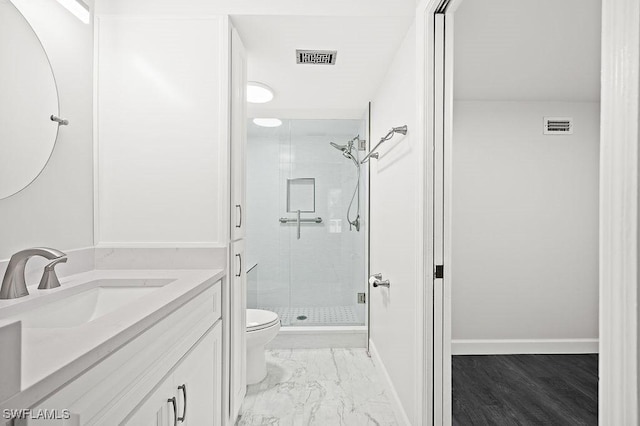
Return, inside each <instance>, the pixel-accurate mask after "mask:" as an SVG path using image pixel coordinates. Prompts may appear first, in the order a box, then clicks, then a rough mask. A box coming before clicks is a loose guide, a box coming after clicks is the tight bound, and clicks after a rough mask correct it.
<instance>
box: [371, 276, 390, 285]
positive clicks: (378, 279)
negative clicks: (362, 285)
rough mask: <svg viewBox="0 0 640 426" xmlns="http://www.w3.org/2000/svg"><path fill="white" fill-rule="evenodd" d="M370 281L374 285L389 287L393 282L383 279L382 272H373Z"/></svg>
mask: <svg viewBox="0 0 640 426" xmlns="http://www.w3.org/2000/svg"><path fill="white" fill-rule="evenodd" d="M369 282H371V283H372V284H373V286H374V287H387V288H389V287H390V286H391V282H389V280H384V281H383V280H382V274H373V275H371V277H370V278H369Z"/></svg>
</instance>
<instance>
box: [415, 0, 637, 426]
mask: <svg viewBox="0 0 640 426" xmlns="http://www.w3.org/2000/svg"><path fill="white" fill-rule="evenodd" d="M461 1H462V0H453V1H452V2H451V4H449V7H447V0H442V1H441V2H439V3H440V6H442V8H440V9H436V10H435V11H431V10H430V11H427V14H431V15H432V16H431V17H429V18H427V19H432V18H433V19H434V20H435V19H436V18H435V15H436V14H438V13H444V14H445V15H446V17H445V18H446V19H447V26H446V27H448V28H449V30H452V27H453V25H452V24H453V19H449V18H453V13H454V11H455V8H456V7H457V6H458V5H459V4H460V2H461ZM601 31H602V46H601V57H602V63H601V73H602V74H601V75H602V77H601V101H600V102H601V103H600V105H601V120H600V239H599V247H600V268H599V270H600V272H599V274H600V276H599V287H600V297H599V306H600V312H599V323H600V330H599V373H598V374H599V379H600V380H599V391H598V395H599V397H598V413H599V424H602V425H622V424H637V423H638V420H639V417H638V411H639V394H638V374H639V371H640V369H639V360H638V354H639V353H640V351H638V332H639V331H640V330H639V328H638V316H639V314H640V310H639V308H638V305H639V296H640V293H639V292H638V289H637V287H638V265H639V263H640V259H639V255H640V252H639V250H638V240H639V235H638V231H639V227H638V222H639V220H640V216H639V213H640V212H639V209H638V198H639V194H638V189H639V182H638V179H639V175H640V173H639V170H640V160H639V158H638V155H639V152H640V151H639V149H638V144H639V141H640V116H639V114H640V4H639V2H638V1H637V0H602V29H601ZM447 34H448V31H447V30H446V28H445V29H443V33H442V34H441V35H442V37H440V38H438V39H436V40H435V41H436V42H437V43H442V44H441V45H438V46H436V48H435V49H433V50H432V51H431V53H432V54H433V59H432V61H435V60H436V59H437V58H436V56H435V55H436V54H437V53H438V50H439V49H442V51H443V53H444V58H440V60H442V61H443V63H448V62H447V61H448V60H450V58H451V57H452V56H453V55H452V52H453V50H452V48H453V44H452V43H451V41H452V40H451V37H448V38H447V36H446V35H447ZM449 35H450V33H449ZM428 37H429V34H427V40H428ZM447 39H448V42H447ZM427 45H428V46H429V45H431V42H430V41H429V42H428V43H427ZM447 53H448V55H447ZM425 75H426V76H427V81H431V78H432V77H435V76H434V74H433V73H431V74H430V73H429V70H428V69H427V72H426V73H425ZM442 77H443V78H442V80H441V81H437V80H436V79H435V78H434V80H433V81H434V86H433V87H434V88H438V85H439V84H440V85H444V87H442V88H441V93H442V100H443V102H446V101H447V96H448V95H447V90H450V87H451V84H449V86H447V84H446V81H447V77H449V78H451V76H447V75H446V74H442ZM449 81H450V82H451V81H452V80H449ZM447 87H449V88H447ZM449 100H451V98H449ZM436 102H437V100H436ZM443 111H444V108H443ZM428 116H429V117H431V115H428ZM445 116H446V115H445ZM433 117H434V122H435V121H436V117H435V116H433ZM441 119H442V126H443V128H446V126H450V125H451V123H450V122H447V120H446V119H445V117H444V116H443V117H441ZM450 130H451V129H450V128H449V132H448V133H449V135H451V131H450ZM445 134H446V132H445ZM438 143H439V142H438V141H436V140H435V138H434V140H433V144H434V147H437V144H438ZM441 143H442V144H443V148H442V152H443V153H444V152H446V150H447V149H450V146H451V140H450V139H449V140H447V139H446V136H445V137H443V138H442V140H441ZM447 145H448V146H449V148H447ZM449 158H450V156H449ZM437 160H438V159H436V161H437ZM427 164H430V163H429V162H427ZM431 164H434V165H435V163H431ZM444 169H445V170H444V175H443V178H444V180H445V186H443V187H442V188H441V190H442V197H441V198H440V199H439V200H440V201H443V205H442V216H443V222H442V230H441V231H440V232H441V234H442V237H443V240H444V241H445V245H446V241H447V238H450V234H451V229H450V228H451V221H450V216H448V215H449V214H450V211H451V208H450V207H451V206H450V197H449V196H448V195H447V192H448V191H449V188H447V187H446V185H447V183H446V182H447V175H446V173H447V171H446V169H447V166H446V164H445V167H444ZM450 169H451V168H450V167H449V170H450ZM450 181H451V179H450V176H449V177H448V182H450ZM426 195H427V198H430V197H431V198H432V199H433V203H434V207H437V204H436V202H437V201H438V199H436V197H437V191H434V192H433V193H431V194H429V192H428V188H427V192H426ZM447 204H449V205H447ZM436 232H438V231H437V230H436ZM434 236H435V234H433V235H428V234H427V239H429V238H433V237H434ZM433 241H434V244H435V243H436V240H435V238H434V240H433ZM434 247H435V245H434ZM448 247H450V244H448ZM442 255H443V256H444V266H445V277H447V280H448V281H450V279H451V278H450V274H447V273H448V269H450V268H448V266H449V265H450V260H451V257H450V253H446V252H445V251H444V250H443V252H442ZM445 283H446V282H443V285H444V284H445ZM435 288H437V287H436V285H435V284H434V289H435ZM444 289H445V290H444V291H441V292H439V293H434V301H433V303H434V312H441V313H443V317H442V318H435V317H434V328H433V348H434V352H433V355H434V358H433V359H434V363H432V364H430V360H428V359H427V358H425V359H424V361H425V370H428V368H429V366H430V365H431V368H432V371H433V382H432V383H433V395H434V396H436V397H437V396H438V395H442V401H441V402H442V403H441V404H440V403H435V404H434V405H433V424H434V425H441V424H442V425H450V424H451V388H450V386H451V372H450V368H451V358H450V357H451V352H450V335H449V340H448V341H447V340H444V341H443V340H442V339H443V338H446V336H447V334H448V333H450V323H451V319H450V311H451V300H450V298H449V297H447V293H448V292H450V286H449V285H446V286H445V287H444ZM425 306H426V305H425ZM436 320H440V322H439V323H438V322H437V321H436ZM424 326H425V330H428V322H427V320H426V319H425V322H424ZM438 361H442V363H443V364H442V365H440V367H441V370H440V372H438V365H439V364H438ZM439 374H441V375H443V376H445V377H442V380H437V379H438V375H439ZM447 375H448V377H446V376H447ZM436 402H438V401H437V400H436ZM424 424H427V423H424Z"/></svg>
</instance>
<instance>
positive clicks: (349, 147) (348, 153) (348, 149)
mask: <svg viewBox="0 0 640 426" xmlns="http://www.w3.org/2000/svg"><path fill="white" fill-rule="evenodd" d="M356 141H360V135H358V136H356V137H355V138H353V139H351V140H350V141H349V142H347V143H346V144H345V145H338V144H337V143H335V142H329V144H330V145H331V146H332V147H334V148H335V149H337V150H339V151H342V156H343V157H345V158H348V159H349V160H351V161H353V164H354V165H355V166H356V171H357V180H356V187H355V188H354V190H353V195H352V196H351V202H350V203H349V208H348V209H347V221H348V222H349V230H351V229H352V227H355V228H356V231H360V158H359V156H358V148H357V147H356V155H355V157H354V155H353V148H354V143H355V142H356ZM354 201H356V202H357V209H356V217H355V219H353V220H351V209H352V207H353V202H354Z"/></svg>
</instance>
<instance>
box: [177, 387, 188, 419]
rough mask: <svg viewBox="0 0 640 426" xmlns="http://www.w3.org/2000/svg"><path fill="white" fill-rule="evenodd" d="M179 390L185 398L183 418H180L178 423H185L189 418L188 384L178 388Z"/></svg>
mask: <svg viewBox="0 0 640 426" xmlns="http://www.w3.org/2000/svg"><path fill="white" fill-rule="evenodd" d="M178 390H182V396H183V397H184V405H183V406H182V417H178V421H180V422H181V423H184V420H185V419H186V418H187V385H186V383H185V384H183V385H180V386H178Z"/></svg>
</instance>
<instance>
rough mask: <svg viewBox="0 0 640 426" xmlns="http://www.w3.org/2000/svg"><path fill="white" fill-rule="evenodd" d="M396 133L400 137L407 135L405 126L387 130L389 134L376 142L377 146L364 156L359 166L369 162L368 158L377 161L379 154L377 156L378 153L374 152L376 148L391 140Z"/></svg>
mask: <svg viewBox="0 0 640 426" xmlns="http://www.w3.org/2000/svg"><path fill="white" fill-rule="evenodd" d="M396 133H400V134H401V135H406V134H407V125H406V124H405V125H404V126H400V127H392V128H391V130H389V132H388V133H387V134H386V135H385V136H383V137H382V138H380V142H378V144H377V145H376V146H374V147H373V149H372V150H371V151H369V153H368V154H367V155H365V157H364V158H363V159H362V161H361V162H360V164H364V163H366V162H367V161H369V159H370V158H376V159H377V158H378V156H379V154H378V152H376V149H378V147H379V146H380V145H381V144H382V143H383V142H386V141H388V140H389V139H391V138H392V137H393V135H394V134H396Z"/></svg>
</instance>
